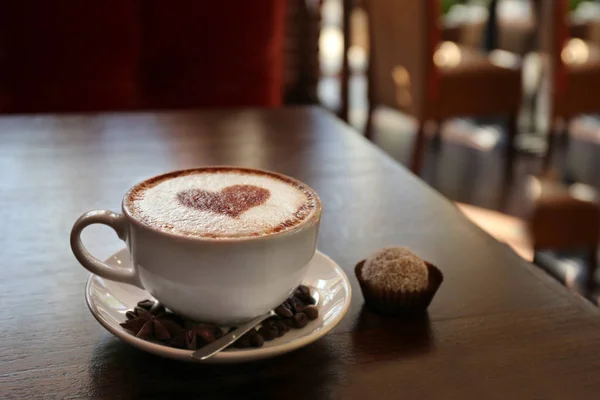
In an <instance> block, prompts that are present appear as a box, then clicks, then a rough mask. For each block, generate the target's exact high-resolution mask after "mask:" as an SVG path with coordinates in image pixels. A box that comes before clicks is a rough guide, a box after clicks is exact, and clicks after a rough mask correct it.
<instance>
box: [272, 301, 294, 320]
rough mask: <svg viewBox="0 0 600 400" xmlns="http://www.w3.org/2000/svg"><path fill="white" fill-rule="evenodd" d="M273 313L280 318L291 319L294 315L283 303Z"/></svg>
mask: <svg viewBox="0 0 600 400" xmlns="http://www.w3.org/2000/svg"><path fill="white" fill-rule="evenodd" d="M275 313H276V314H277V315H279V316H280V317H282V318H291V317H293V316H294V313H293V312H292V311H291V310H290V309H289V308H288V307H287V306H286V305H285V303H284V304H282V305H280V306H279V307H277V308H276V309H275Z"/></svg>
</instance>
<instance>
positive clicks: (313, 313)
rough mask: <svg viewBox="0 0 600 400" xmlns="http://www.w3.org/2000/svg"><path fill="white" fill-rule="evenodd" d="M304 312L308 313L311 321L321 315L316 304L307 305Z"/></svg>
mask: <svg viewBox="0 0 600 400" xmlns="http://www.w3.org/2000/svg"><path fill="white" fill-rule="evenodd" d="M302 312H303V313H304V314H306V316H307V317H308V319H309V321H313V320H315V319H317V318H318V317H319V309H318V308H317V307H315V306H306V308H305V309H304V311H302Z"/></svg>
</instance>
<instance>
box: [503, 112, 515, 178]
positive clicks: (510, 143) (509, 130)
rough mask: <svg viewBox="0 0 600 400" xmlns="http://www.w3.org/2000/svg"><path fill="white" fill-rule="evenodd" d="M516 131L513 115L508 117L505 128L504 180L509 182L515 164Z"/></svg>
mask: <svg viewBox="0 0 600 400" xmlns="http://www.w3.org/2000/svg"><path fill="white" fill-rule="evenodd" d="M517 131H518V114H517V113H513V114H511V115H510V116H509V117H508V122H507V126H506V134H507V142H506V149H505V151H506V155H505V164H504V174H505V175H504V180H505V181H509V180H511V179H512V175H513V168H514V164H515V155H516V151H515V137H516V136H517Z"/></svg>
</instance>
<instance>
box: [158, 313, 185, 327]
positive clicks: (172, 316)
mask: <svg viewBox="0 0 600 400" xmlns="http://www.w3.org/2000/svg"><path fill="white" fill-rule="evenodd" d="M156 318H160V319H161V320H163V319H168V320H169V321H173V322H174V323H176V324H177V325H179V326H180V327H182V328H183V326H184V325H185V320H184V319H183V318H181V317H180V316H179V315H177V314H173V313H172V312H169V311H165V312H164V313H162V314H158V315H157V316H156Z"/></svg>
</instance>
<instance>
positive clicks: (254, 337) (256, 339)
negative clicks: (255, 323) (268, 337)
mask: <svg viewBox="0 0 600 400" xmlns="http://www.w3.org/2000/svg"><path fill="white" fill-rule="evenodd" d="M263 344H265V339H264V338H263V337H262V336H261V335H260V333H258V332H256V330H254V329H252V330H251V331H250V345H251V346H252V347H263Z"/></svg>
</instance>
